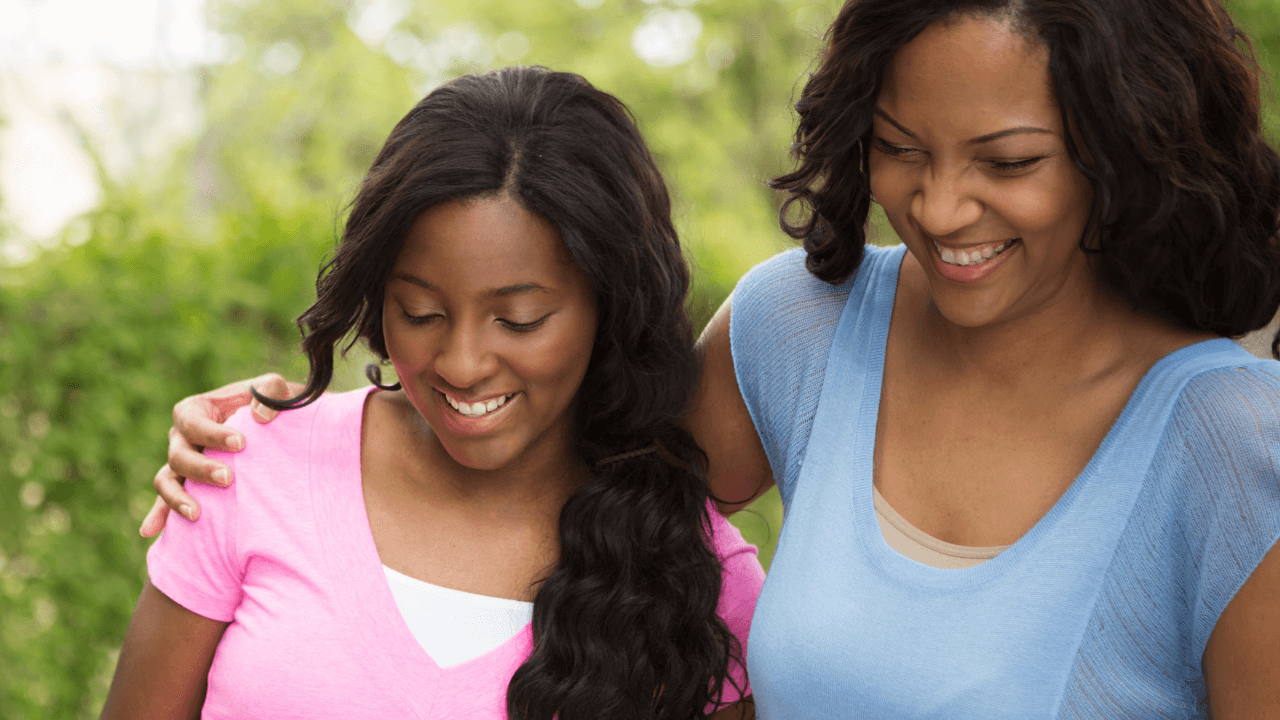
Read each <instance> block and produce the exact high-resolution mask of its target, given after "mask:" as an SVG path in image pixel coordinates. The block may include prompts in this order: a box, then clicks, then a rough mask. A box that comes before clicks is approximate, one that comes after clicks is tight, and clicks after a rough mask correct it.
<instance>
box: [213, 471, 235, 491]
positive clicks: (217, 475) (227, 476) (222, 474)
mask: <svg viewBox="0 0 1280 720" xmlns="http://www.w3.org/2000/svg"><path fill="white" fill-rule="evenodd" d="M213 481H214V482H216V483H218V484H219V485H221V486H222V487H226V486H228V485H230V484H231V473H229V472H227V469H226V468H218V469H217V470H214V471H213Z"/></svg>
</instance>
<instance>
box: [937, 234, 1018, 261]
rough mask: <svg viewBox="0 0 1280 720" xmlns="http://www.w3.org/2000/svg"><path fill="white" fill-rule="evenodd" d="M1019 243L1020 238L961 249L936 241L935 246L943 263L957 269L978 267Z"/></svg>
mask: <svg viewBox="0 0 1280 720" xmlns="http://www.w3.org/2000/svg"><path fill="white" fill-rule="evenodd" d="M1017 241H1018V238H1013V239H1010V240H1001V241H999V242H991V243H985V244H983V245H973V246H970V247H967V248H959V249H953V248H949V247H945V246H943V245H941V244H939V243H938V242H937V241H934V243H933V246H934V247H935V248H937V249H938V256H939V257H941V258H942V262H944V263H946V264H948V265H955V266H957V267H968V266H970V265H977V264H978V263H980V262H983V261H984V260H990V259H991V258H993V257H995V256H996V255H999V254H1000V253H1002V252H1004V251H1005V250H1007V249H1008V248H1009V246H1010V245H1012V244H1014V243H1015V242H1017Z"/></svg>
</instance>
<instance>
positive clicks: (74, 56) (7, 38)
mask: <svg viewBox="0 0 1280 720" xmlns="http://www.w3.org/2000/svg"><path fill="white" fill-rule="evenodd" d="M213 40H214V41H216V38H214V39H213ZM216 51H217V50H216V42H211V39H210V38H209V37H207V33H206V31H205V23H204V0H0V119H2V120H3V126H0V202H2V203H3V205H2V207H0V220H2V221H3V222H4V223H5V224H6V225H8V226H9V227H10V228H12V230H13V231H14V234H15V235H16V237H15V238H13V239H12V240H11V241H10V242H9V243H8V244H7V245H6V246H4V247H3V248H2V249H0V251H2V252H3V253H4V254H5V255H7V256H8V257H9V258H11V259H15V260H20V259H23V258H26V257H28V256H29V253H30V250H31V243H32V242H43V241H47V240H49V239H51V238H53V237H54V236H55V235H56V234H57V233H58V232H59V231H60V230H61V229H62V228H63V227H64V226H65V225H66V223H67V221H68V220H70V219H72V218H74V217H75V216H76V215H78V214H80V213H82V212H84V211H86V210H89V209H91V208H93V207H94V205H96V204H97V202H98V200H99V197H100V190H99V187H98V183H97V180H96V176H95V172H94V169H93V166H92V163H91V161H90V160H89V157H88V156H87V155H86V154H85V152H84V151H83V150H82V149H81V145H80V141H79V137H78V135H77V133H76V131H75V130H74V129H73V124H72V123H69V122H67V119H68V118H70V119H72V120H74V124H76V125H79V126H80V127H81V128H83V130H84V131H85V132H86V133H87V134H88V135H90V136H91V137H92V138H93V141H94V143H95V144H96V145H97V146H98V147H99V148H100V149H101V151H102V153H103V156H104V160H105V161H106V164H107V166H108V168H110V169H112V170H121V169H125V168H124V167H122V165H127V163H128V162H129V161H130V159H131V158H129V154H130V153H129V152H128V145H127V143H126V137H127V136H128V134H129V133H130V132H131V131H133V132H134V133H135V134H136V133H137V130H138V129H140V128H147V129H148V132H147V133H145V134H146V136H147V139H146V141H145V142H144V143H143V149H144V150H146V151H148V154H150V152H156V153H158V152H162V151H163V150H164V149H165V148H166V147H167V146H169V145H170V144H171V143H172V141H173V140H174V139H176V138H178V137H181V136H182V135H183V134H184V133H187V132H190V131H191V130H192V129H194V128H195V127H197V124H198V120H199V114H198V113H199V109H198V106H197V105H196V104H195V94H194V92H195V85H194V78H193V76H192V73H190V72H188V70H189V69H190V68H191V67H192V66H193V65H195V64H196V63H199V62H200V61H202V60H203V59H205V58H207V57H209V56H210V55H212V54H214V53H216Z"/></svg>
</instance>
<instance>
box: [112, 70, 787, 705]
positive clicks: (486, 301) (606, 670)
mask: <svg viewBox="0 0 1280 720" xmlns="http://www.w3.org/2000/svg"><path fill="white" fill-rule="evenodd" d="M688 282H689V274H688V268H687V266H686V264H685V262H684V259H683V257H682V255H681V252H680V247H679V244H678V241H677V238H676V233H675V230H674V227H673V226H672V223H671V218H670V201H669V198H668V195H667V191H666V188H665V187H664V185H663V183H662V179H661V176H660V175H659V173H658V170H657V167H656V165H655V164H654V161H653V158H652V157H651V155H650V154H649V152H648V150H647V148H646V147H645V145H644V143H643V141H642V139H641V137H640V134H639V131H638V130H637V129H636V127H635V125H634V123H633V122H632V120H631V118H630V116H629V114H628V112H627V110H626V108H625V107H624V106H623V105H622V104H621V103H620V102H618V101H617V100H616V99H615V98H613V97H612V96H610V95H608V94H606V93H603V92H601V91H599V90H596V89H595V88H593V87H591V86H590V85H589V84H588V83H587V82H586V81H585V80H583V79H582V78H580V77H578V76H576V75H570V74H565V73H554V72H550V71H547V70H543V69H540V68H509V69H505V70H500V71H496V72H493V73H489V74H486V75H480V76H466V77H463V78H459V79H458V80H455V81H453V82H450V83H448V84H446V85H444V86H441V87H440V88H438V89H437V90H435V91H433V92H432V93H431V94H430V95H428V96H427V97H426V98H425V99H424V100H423V101H422V102H421V103H419V104H418V106H417V107H415V108H414V109H413V110H412V111H410V112H409V114H408V115H407V116H405V118H404V119H403V120H401V122H400V123H399V124H398V125H397V126H396V128H395V129H394V130H393V131H392V133H391V136H390V137H389V138H388V139H387V142H386V144H385V145H384V146H383V148H382V151H381V152H380V153H379V155H378V157H377V159H376V160H375V161H374V164H373V167H372V169H371V170H370V171H369V174H368V176H367V177H366V178H365V180H364V182H363V184H362V186H361V188H360V191H359V194H358V195H357V197H356V199H355V201H354V203H353V204H352V208H351V213H350V217H349V218H348V221H347V225H346V228H345V231H344V233H343V237H342V241H341V243H340V244H339V246H338V248H337V250H336V252H335V253H334V255H333V257H332V259H331V260H330V261H329V263H328V264H327V265H326V266H325V268H324V270H323V271H322V273H321V277H320V280H319V281H318V283H317V290H318V293H317V294H318V299H317V300H316V302H315V304H313V305H312V306H311V308H310V309H308V310H307V311H306V313H304V314H303V315H302V317H301V318H300V319H299V326H300V327H302V328H303V335H304V340H303V348H304V350H305V352H306V354H307V357H308V359H309V360H310V362H311V374H310V378H309V381H308V383H307V385H306V387H305V388H303V389H302V391H301V392H300V393H299V394H298V395H297V396H296V397H294V398H292V399H289V400H285V401H279V400H271V399H268V398H265V397H262V396H258V400H259V401H260V402H261V403H263V404H264V405H266V406H269V407H271V408H274V409H276V410H288V412H283V413H281V415H280V417H279V418H278V419H277V420H276V421H275V422H273V423H271V424H270V425H259V424H257V423H255V422H253V420H252V419H251V418H250V416H249V414H248V412H247V410H246V411H242V412H240V413H238V414H237V415H236V416H235V417H234V418H233V419H232V421H231V424H232V425H233V426H234V427H236V428H237V429H238V430H239V431H240V433H242V434H243V437H244V439H245V444H244V446H243V447H244V449H243V450H242V451H241V452H239V453H235V454H234V455H232V454H226V453H224V454H221V455H220V457H219V459H220V460H222V461H223V462H225V463H227V464H228V465H229V466H231V467H232V469H233V470H234V472H235V475H236V482H235V484H234V485H232V486H231V487H230V488H228V489H213V488H207V487H193V488H191V492H192V493H193V495H194V496H196V497H197V498H198V502H199V503H200V506H201V507H202V508H203V513H202V517H201V518H200V520H199V522H193V521H192V520H189V519H184V518H174V520H173V521H172V522H170V523H169V527H168V529H167V530H166V532H165V534H164V536H163V537H162V538H161V539H160V540H159V541H158V542H157V543H156V544H155V545H153V546H152V549H151V551H150V553H149V555H148V571H149V576H150V580H149V582H148V583H147V584H146V585H145V587H144V589H143V592H142V597H141V599H140V600H139V602H138V607H137V609H136V610H135V612H134V617H133V620H132V622H131V624H130V627H129V632H128V635H127V637H126V639H125V643H124V647H123V649H122V652H121V657H120V662H119V665H118V667H117V671H116V676H115V679H114V681H113V683H112V688H111V692H110V695H109V696H108V698H107V702H106V706H105V708H104V711H103V717H107V718H116V717H129V718H142V717H191V716H194V715H198V714H202V715H203V716H204V717H215V718H223V717H271V718H292V717H297V718H324V717H342V718H352V717H360V718H382V717H385V718H412V717H417V718H442V719H443V718H477V719H479V718H502V717H511V718H529V719H533V718H539V719H543V720H550V718H552V717H553V716H557V717H559V718H560V719H561V720H575V719H578V718H593V719H594V718H602V717H608V718H690V717H710V716H714V717H717V718H724V717H735V718H736V717H742V716H743V715H744V714H749V712H750V702H749V698H748V695H749V691H748V690H747V686H746V678H745V675H744V672H743V669H742V661H741V659H742V657H743V655H744V646H745V643H746V637H747V629H748V626H749V623H750V618H751V614H752V611H753V610H754V607H755V600H756V596H757V595H758V594H759V591H760V586H761V584H762V582H763V577H764V574H763V571H762V570H761V568H760V565H759V563H758V562H757V560H756V557H755V549H754V548H752V547H751V546H750V545H748V544H746V543H745V542H743V540H742V538H741V536H740V535H738V534H737V532H736V531H735V530H734V529H733V528H732V527H731V526H730V525H729V524H728V523H727V522H726V521H725V520H724V519H723V518H722V517H721V516H720V514H719V513H717V512H708V507H709V500H708V496H707V491H706V486H705V484H704V481H703V475H704V468H705V457H704V455H703V453H702V451H701V450H700V449H699V448H698V446H697V445H696V444H695V443H694V442H693V440H692V438H691V437H690V436H689V434H688V433H687V432H686V431H684V430H683V429H681V428H680V427H679V426H678V425H677V424H676V420H677V419H678V418H680V417H682V416H683V415H684V414H685V412H686V410H687V409H688V408H687V406H688V403H689V401H690V398H691V397H692V395H693V389H694V387H695V383H696V367H697V365H696V362H695V358H694V354H693V349H692V348H693V332H692V327H691V324H690V322H689V319H688V317H687V316H686V314H685V311H684V299H685V293H686V290H687V287H688ZM353 336H354V338H359V339H362V340H364V341H365V342H366V343H367V344H368V345H369V347H370V348H371V349H372V351H373V352H374V353H375V354H376V355H377V356H378V357H380V358H381V359H383V360H384V361H389V362H390V363H391V365H393V366H394V368H395V371H396V375H397V377H398V378H399V382H398V383H395V384H389V385H388V384H384V383H383V382H382V379H381V375H380V373H379V372H378V368H377V367H376V366H371V372H370V379H371V380H372V381H373V383H374V387H370V388H366V389H362V390H357V391H354V392H350V393H345V394H329V395H326V394H324V393H325V389H326V388H327V386H328V385H329V382H330V380H331V378H332V372H333V352H334V349H335V348H336V347H337V346H338V345H339V343H343V342H346V343H347V345H345V346H344V348H345V347H349V346H350V342H353V341H354V339H353Z"/></svg>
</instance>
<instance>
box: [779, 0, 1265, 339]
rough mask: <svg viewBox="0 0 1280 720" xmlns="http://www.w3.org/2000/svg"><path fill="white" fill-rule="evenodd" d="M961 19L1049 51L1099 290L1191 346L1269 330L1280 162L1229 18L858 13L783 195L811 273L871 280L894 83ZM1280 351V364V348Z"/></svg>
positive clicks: (1127, 1)
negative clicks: (1008, 30) (999, 24)
mask: <svg viewBox="0 0 1280 720" xmlns="http://www.w3.org/2000/svg"><path fill="white" fill-rule="evenodd" d="M957 13H972V14H977V15H980V16H987V17H997V18H1003V19H1007V20H1009V21H1010V22H1011V23H1012V25H1013V27H1014V28H1015V29H1016V30H1017V31H1020V32H1022V33H1023V34H1024V35H1026V36H1027V37H1029V38H1032V39H1034V40H1036V41H1038V42H1042V43H1044V45H1045V46H1046V47H1047V48H1048V51H1049V77H1050V79H1051V82H1052V84H1053V88H1054V91H1055V93H1056V96H1057V100H1058V104H1059V107H1060V109H1061V113H1062V123H1063V127H1064V128H1070V129H1071V132H1069V133H1067V137H1066V146H1067V152H1068V154H1069V156H1070V158H1071V160H1072V162H1073V163H1074V164H1075V166H1076V167H1077V168H1078V169H1079V170H1080V172H1081V173H1082V174H1083V175H1084V177H1085V178H1087V179H1088V181H1089V184H1090V185H1091V186H1092V188H1093V201H1092V202H1093V208H1092V210H1093V212H1092V213H1091V217H1093V218H1097V219H1096V220H1094V221H1092V222H1091V223H1090V225H1089V227H1086V229H1085V233H1084V235H1083V236H1082V237H1081V238H1080V247H1081V249H1082V250H1084V251H1085V252H1088V253H1090V254H1092V255H1094V256H1095V257H1094V260H1095V261H1096V262H1095V263H1094V267H1095V268H1096V271H1097V272H1098V275H1099V278H1100V279H1101V281H1102V282H1104V283H1105V284H1106V286H1107V287H1109V288H1111V289H1112V290H1113V291H1114V292H1115V293H1117V294H1118V295H1119V296H1120V297H1121V298H1123V299H1125V300H1126V301H1128V302H1129V303H1130V304H1131V305H1132V306H1133V307H1135V308H1137V309H1139V310H1141V311H1144V312H1149V313H1153V314H1155V315H1158V316H1160V317H1163V318H1166V319H1167V320H1169V321H1171V322H1173V323H1175V324H1177V325H1180V326H1183V327H1186V328H1191V329H1196V330H1206V331H1209V332H1213V333H1217V334H1219V335H1225V336H1228V337H1238V336H1240V335H1243V334H1244V333H1247V332H1249V331H1252V330H1257V329H1259V328H1262V327H1264V326H1266V325H1267V323H1268V322H1269V321H1270V320H1271V319H1272V317H1273V316H1275V314H1276V310H1277V308H1278V307H1280V156H1278V155H1277V153H1276V151H1275V149H1273V148H1272V147H1270V146H1269V145H1268V144H1267V142H1266V140H1265V139H1264V137H1263V133H1262V128H1261V121H1260V96H1259V75H1260V72H1259V69H1258V66H1257V63H1256V62H1255V60H1254V57H1253V52H1252V49H1251V47H1250V45H1249V42H1248V39H1247V38H1246V37H1245V35H1244V33H1243V32H1242V31H1241V30H1240V29H1239V28H1238V27H1236V25H1235V24H1234V23H1233V22H1232V19H1231V16H1230V15H1228V14H1227V12H1226V11H1225V10H1224V9H1223V8H1222V7H1221V6H1220V5H1219V4H1218V1H1217V0H848V2H846V3H845V5H844V7H843V8H842V9H841V11H840V13H839V15H838V17H837V18H836V20H835V22H834V24H833V25H832V26H831V29H830V30H829V31H828V33H827V36H826V40H827V47H826V50H825V54H824V55H823V57H822V59H821V63H820V66H819V68H818V70H817V71H816V72H815V73H814V74H813V75H812V76H811V77H810V79H809V81H808V83H807V84H806V85H805V87H804V90H803V92H802V94H801V97H800V99H799V101H798V102H797V103H796V111H797V112H798V114H799V116H800V122H799V127H798V129H797V130H796V135H795V144H794V145H793V146H792V153H793V155H794V156H795V157H796V159H797V161H798V166H797V168H796V169H795V171H794V172H791V173H788V174H785V175H782V176H781V177H778V178H775V179H774V180H773V181H772V183H771V184H772V186H773V187H775V188H777V189H780V190H783V191H785V192H786V193H787V198H786V200H785V202H784V203H783V206H782V211H781V223H782V227H783V230H785V231H786V232H787V233H788V234H789V235H791V236H792V237H795V238H797V239H800V240H802V241H803V243H804V247H805V250H806V251H807V253H808V258H807V261H806V262H807V267H808V269H809V271H810V272H811V273H813V275H815V276H816V277H818V278H819V279H821V280H824V281H826V282H829V283H839V282H842V281H844V280H846V279H848V278H849V277H850V276H851V275H853V273H854V272H856V271H857V269H858V266H859V264H860V263H861V262H862V254H863V245H864V243H865V241H866V236H865V227H866V221H867V213H868V210H869V209H870V203H871V193H870V178H869V177H868V172H867V167H868V164H867V163H868V152H869V147H870V139H871V138H870V133H871V122H872V113H873V111H874V109H875V103H876V99H877V97H878V95H879V93H880V86H881V82H882V81H883V78H884V73H885V70H886V68H887V66H888V65H889V62H890V60H891V59H892V58H893V56H894V54H895V53H896V52H897V50H898V49H899V48H901V47H902V46H903V45H905V44H906V43H908V42H910V41H911V39H912V38H914V37H915V36H916V35H918V34H919V33H920V32H921V31H922V30H924V28H925V27H926V26H927V25H929V24H930V23H932V22H934V21H937V20H940V19H943V18H947V17H949V16H952V15H954V14H957ZM1084 158H1089V160H1088V161H1086V160H1085V159H1084ZM1271 350H1272V353H1273V354H1274V355H1275V356H1276V357H1278V358H1280V334H1277V336H1276V337H1275V338H1274V340H1273V341H1272V345H1271Z"/></svg>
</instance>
